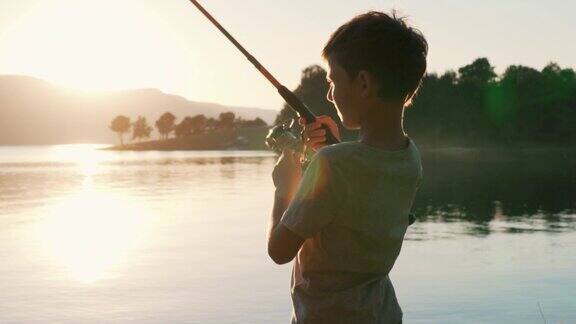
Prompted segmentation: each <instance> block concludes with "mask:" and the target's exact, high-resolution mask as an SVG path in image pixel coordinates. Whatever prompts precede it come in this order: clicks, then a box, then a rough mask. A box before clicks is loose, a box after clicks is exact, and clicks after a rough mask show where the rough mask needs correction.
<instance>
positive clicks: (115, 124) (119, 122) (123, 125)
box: [108, 115, 130, 145]
mask: <svg viewBox="0 0 576 324" xmlns="http://www.w3.org/2000/svg"><path fill="white" fill-rule="evenodd" d="M108 127H109V128H110V129H111V130H112V131H113V132H115V133H118V137H119V138H120V145H124V139H123V135H124V134H125V133H128V131H129V130H130V118H128V117H126V116H122V115H118V116H116V118H114V119H113V120H112V122H111V123H110V126H108Z"/></svg>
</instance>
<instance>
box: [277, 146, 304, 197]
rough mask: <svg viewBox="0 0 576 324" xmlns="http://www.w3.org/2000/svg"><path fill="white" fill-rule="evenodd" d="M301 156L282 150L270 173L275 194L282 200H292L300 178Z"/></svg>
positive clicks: (289, 150) (291, 151)
mask: <svg viewBox="0 0 576 324" xmlns="http://www.w3.org/2000/svg"><path fill="white" fill-rule="evenodd" d="M301 159H302V156H301V154H300V153H298V152H294V150H291V149H284V151H282V155H280V158H279V159H278V162H276V166H274V171H272V180H273V181H274V186H275V187H276V193H277V194H279V195H281V196H283V197H284V198H289V199H290V200H291V199H292V196H293V195H294V193H296V189H297V188H298V183H299V182H300V178H301V177H302V163H301Z"/></svg>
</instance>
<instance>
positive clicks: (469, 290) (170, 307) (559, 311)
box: [0, 145, 576, 323]
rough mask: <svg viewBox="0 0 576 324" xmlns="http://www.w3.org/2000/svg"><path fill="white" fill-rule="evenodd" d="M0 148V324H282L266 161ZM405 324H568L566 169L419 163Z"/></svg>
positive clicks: (571, 220)
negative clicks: (269, 245)
mask: <svg viewBox="0 0 576 324" xmlns="http://www.w3.org/2000/svg"><path fill="white" fill-rule="evenodd" d="M97 147H98V146H95V145H63V146H39V147H18V146H15V147H0V260H2V261H1V262H0V323H102V322H117V323H288V322H289V318H290V313H291V301H290V296H289V287H290V271H291V266H292V263H290V264H286V265H283V266H279V265H276V264H274V263H273V262H272V261H271V260H270V259H269V258H268V256H267V253H266V227H267V224H268V220H269V217H270V212H271V209H272V197H273V190H272V189H273V185H272V181H271V177H270V174H271V171H272V168H273V165H274V163H275V157H274V156H273V155H272V154H270V153H267V152H234V151H221V152H217V151H210V152H208V151H206V152H108V151H99V150H97V149H96V148H97ZM423 155H424V175H425V181H424V183H423V186H422V188H421V190H420V191H419V193H418V196H417V199H416V202H415V205H414V212H415V213H416V216H417V218H418V221H417V222H416V223H415V224H414V225H412V226H410V228H409V230H408V233H407V235H406V241H405V242H404V245H403V248H402V252H401V254H400V257H399V258H398V261H397V263H396V265H395V267H394V269H393V270H392V272H391V274H390V277H391V279H392V282H393V283H394V285H395V288H396V293H397V296H398V299H399V302H400V304H401V306H402V308H403V311H404V318H405V323H545V322H546V323H576V211H575V210H576V202H575V199H576V168H575V167H576V162H575V161H576V160H575V159H574V155H573V154H572V153H570V152H568V153H567V152H565V151H554V152H551V151H541V152H538V151H536V152H520V153H517V154H515V155H513V156H508V155H506V156H503V155H501V154H487V153H486V152H484V151H475V150H463V149H446V150H436V151H424V152H423Z"/></svg>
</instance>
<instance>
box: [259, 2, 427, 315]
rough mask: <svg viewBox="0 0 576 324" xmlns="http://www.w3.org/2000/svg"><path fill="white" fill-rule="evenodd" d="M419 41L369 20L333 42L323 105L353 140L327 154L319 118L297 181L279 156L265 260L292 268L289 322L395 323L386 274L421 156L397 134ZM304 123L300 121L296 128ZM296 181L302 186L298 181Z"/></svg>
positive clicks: (421, 57) (422, 56) (391, 24)
mask: <svg viewBox="0 0 576 324" xmlns="http://www.w3.org/2000/svg"><path fill="white" fill-rule="evenodd" d="M427 50H428V46H427V43H426V40H425V39H424V37H423V36H422V34H421V33H420V32H419V31H417V30H416V29H414V28H411V27H409V26H407V25H406V23H405V22H404V21H403V20H402V19H401V18H397V17H396V16H394V15H392V16H389V15H386V14H384V13H381V12H368V13H365V14H362V15H359V16H356V17H354V18H353V19H352V20H350V21H349V22H347V23H346V24H344V25H342V26H341V27H340V28H338V29H337V30H336V32H334V34H332V36H331V37H330V39H329V40H328V42H327V44H326V46H325V47H324V50H323V53H322V56H323V58H324V59H326V60H327V62H328V76H327V79H328V82H329V83H330V90H329V92H328V94H327V98H328V100H329V101H331V102H332V103H333V104H334V105H335V107H336V109H337V110H338V115H339V117H340V119H341V120H342V123H343V124H344V126H345V127H346V128H349V129H359V130H360V134H359V139H358V141H353V142H345V143H340V144H336V145H330V146H325V145H324V142H325V133H324V130H322V129H321V128H320V126H321V124H326V125H328V126H329V127H330V129H331V130H332V132H333V133H334V134H335V135H336V136H337V137H339V135H338V130H337V128H336V125H335V124H334V122H333V121H332V120H331V119H330V118H329V117H326V116H322V117H319V118H318V120H317V121H316V122H315V123H311V124H308V125H306V126H305V135H306V142H307V145H308V146H309V147H311V148H312V149H313V150H315V151H316V152H317V153H316V154H315V155H314V157H313V158H312V160H311V162H310V164H309V166H308V168H307V169H306V171H305V172H304V174H303V175H302V171H301V166H300V163H299V159H298V156H296V155H295V154H294V152H292V151H289V150H285V151H284V152H283V154H282V156H281V157H280V159H279V160H278V163H277V164H276V167H275V168H274V171H273V174H272V177H273V180H274V185H275V186H276V192H275V200H274V208H273V212H272V219H271V222H270V226H269V229H268V254H269V255H270V257H271V258H272V259H273V260H274V261H275V262H276V263H278V264H284V263H287V262H290V261H291V260H292V259H293V258H294V257H295V256H296V254H297V258H296V259H295V261H294V266H293V270H292V279H291V297H292V301H293V308H294V310H293V313H292V323H331V324H336V323H401V322H402V311H401V309H400V306H399V305H398V302H397V300H396V295H395V292H394V288H393V286H392V283H391V282H390V279H389V277H388V273H389V272H390V270H391V269H392V266H393V265H394V262H395V261H396V258H397V257H398V254H399V253H400V248H401V246H402V241H403V239H404V234H405V232H406V228H407V226H408V219H409V216H408V214H409V211H410V208H411V206H412V201H413V199H414V196H415V194H416V190H417V188H418V186H419V184H420V181H421V179H422V167H421V164H420V155H419V153H418V150H417V148H416V146H415V144H414V142H413V141H412V140H411V139H410V138H409V137H408V136H407V135H406V134H405V133H404V130H403V121H402V119H403V112H404V108H405V107H406V106H407V105H409V103H410V101H411V99H412V97H413V96H414V94H415V93H416V91H417V89H418V87H419V85H420V82H421V79H422V77H423V75H424V73H425V70H426V55H427ZM301 123H302V121H301ZM301 176H302V178H301Z"/></svg>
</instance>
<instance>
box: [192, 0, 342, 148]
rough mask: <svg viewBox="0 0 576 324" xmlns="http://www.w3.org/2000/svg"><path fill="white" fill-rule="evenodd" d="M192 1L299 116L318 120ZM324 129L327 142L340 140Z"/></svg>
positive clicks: (312, 120) (327, 129) (209, 15)
mask: <svg viewBox="0 0 576 324" xmlns="http://www.w3.org/2000/svg"><path fill="white" fill-rule="evenodd" d="M190 2H192V4H193V5H194V6H196V8H198V10H200V12H201V13H202V14H203V15H204V16H206V18H208V20H210V22H212V24H214V26H216V28H218V30H220V31H221V32H222V34H224V36H226V38H228V40H230V42H232V44H234V46H236V48H238V50H240V52H242V54H244V56H245V57H246V58H247V59H248V61H250V63H252V64H253V65H254V67H256V69H258V71H260V73H262V75H264V77H265V78H266V79H268V81H270V83H272V85H274V87H276V89H277V90H278V93H279V94H280V96H282V98H284V101H286V103H287V104H288V106H290V107H291V108H292V109H293V110H294V111H296V113H297V114H298V116H299V117H304V119H305V120H306V123H308V124H309V123H313V122H315V121H316V116H315V115H314V114H313V113H312V111H310V109H309V108H308V107H307V106H306V105H305V104H304V103H303V102H302V101H301V100H300V99H298V97H296V95H295V94H294V93H293V92H292V91H290V90H289V89H288V88H286V87H285V86H283V85H282V84H281V83H280V82H278V80H276V78H275V77H274V76H273V75H272V74H271V73H270V72H268V70H266V68H264V66H262V64H260V62H258V60H256V58H254V56H252V55H251V54H250V53H248V51H247V50H246V49H245V48H244V47H243V46H242V45H240V43H238V41H237V40H236V39H235V38H234V37H232V35H230V33H229V32H228V31H227V30H226V29H224V27H222V25H220V23H219V22H218V21H217V20H216V19H214V17H212V15H211V14H210V13H209V12H208V11H206V9H204V7H202V5H200V3H198V1H196V0H190ZM322 129H324V130H325V131H326V144H336V143H339V142H340V141H339V140H338V139H337V138H336V137H335V136H334V134H332V132H331V131H330V129H329V128H328V126H327V125H324V124H323V125H322Z"/></svg>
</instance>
